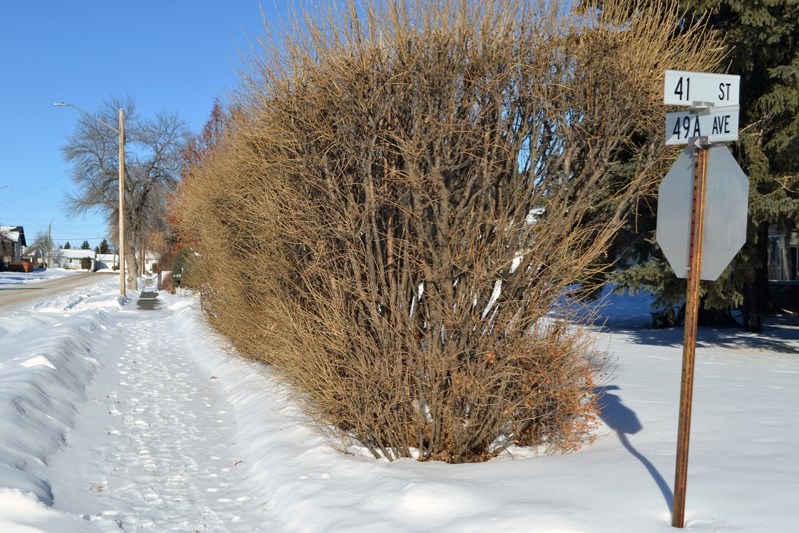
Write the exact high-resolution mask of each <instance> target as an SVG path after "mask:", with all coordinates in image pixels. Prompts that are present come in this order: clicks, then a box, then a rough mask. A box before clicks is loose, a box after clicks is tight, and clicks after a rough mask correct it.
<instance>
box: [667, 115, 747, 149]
mask: <svg viewBox="0 0 799 533" xmlns="http://www.w3.org/2000/svg"><path fill="white" fill-rule="evenodd" d="M696 137H707V141H708V142H709V143H717V142H729V141H737V140H738V106H726V107H710V108H706V109H705V110H702V111H694V110H691V111H676V112H674V113H666V145H676V144H688V142H689V140H690V139H694V138H696Z"/></svg>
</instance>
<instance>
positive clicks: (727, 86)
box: [663, 70, 741, 106]
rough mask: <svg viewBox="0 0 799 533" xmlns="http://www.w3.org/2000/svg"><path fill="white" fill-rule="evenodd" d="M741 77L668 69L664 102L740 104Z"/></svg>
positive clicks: (669, 103) (689, 104) (664, 87)
mask: <svg viewBox="0 0 799 533" xmlns="http://www.w3.org/2000/svg"><path fill="white" fill-rule="evenodd" d="M740 84H741V77H740V76H735V75H732V74H713V73H710V72H687V71H683V70H667V71H666V77H665V83H664V84H663V103H664V104H666V105H681V106H692V105H694V103H695V102H703V103H706V104H712V105H714V106H733V105H736V106H737V105H738V96H739V88H740Z"/></svg>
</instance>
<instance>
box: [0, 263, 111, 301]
mask: <svg viewBox="0 0 799 533" xmlns="http://www.w3.org/2000/svg"><path fill="white" fill-rule="evenodd" d="M107 276H108V274H104V273H100V272H85V273H82V274H74V275H71V276H64V277H61V278H53V279H48V280H43V281H39V282H36V283H24V284H19V285H10V286H7V287H0V311H8V310H9V309H11V308H13V307H16V306H18V305H21V304H25V303H30V302H34V301H36V300H39V299H42V298H49V297H52V296H57V295H59V294H62V293H64V292H67V291H71V290H74V289H78V288H80V287H85V286H87V285H92V284H94V283H97V282H99V281H103V280H105V279H108V278H107Z"/></svg>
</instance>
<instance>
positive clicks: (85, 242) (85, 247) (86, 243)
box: [80, 241, 92, 250]
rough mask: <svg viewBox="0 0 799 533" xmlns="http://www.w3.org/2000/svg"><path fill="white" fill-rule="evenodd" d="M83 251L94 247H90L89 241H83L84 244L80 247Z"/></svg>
mask: <svg viewBox="0 0 799 533" xmlns="http://www.w3.org/2000/svg"><path fill="white" fill-rule="evenodd" d="M80 249H81V250H91V249H92V247H91V246H89V241H83V244H81V245H80Z"/></svg>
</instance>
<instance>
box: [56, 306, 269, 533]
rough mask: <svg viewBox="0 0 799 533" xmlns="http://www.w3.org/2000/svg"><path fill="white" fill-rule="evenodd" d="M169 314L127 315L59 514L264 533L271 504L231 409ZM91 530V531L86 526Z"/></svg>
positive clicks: (68, 462)
mask: <svg viewBox="0 0 799 533" xmlns="http://www.w3.org/2000/svg"><path fill="white" fill-rule="evenodd" d="M169 313H171V311H169V310H160V311H134V312H127V311H124V312H122V313H120V322H119V333H120V335H119V336H118V337H117V338H116V339H115V340H114V341H113V342H112V343H111V345H109V346H108V351H107V353H106V356H105V357H104V361H105V364H106V367H105V368H104V369H103V370H101V371H100V373H99V374H98V376H97V377H96V379H95V381H94V383H93V384H92V385H91V386H90V387H89V389H88V391H87V393H88V397H89V398H90V399H91V401H90V402H89V403H87V405H86V409H84V410H82V412H81V414H79V415H78V416H77V417H76V428H75V430H74V431H73V432H72V434H70V436H69V438H68V447H67V449H65V450H64V452H62V453H61V454H59V455H58V456H56V457H54V458H53V462H52V464H51V465H50V468H49V469H50V470H52V471H53V472H56V471H57V470H59V469H61V470H63V471H64V473H65V474H66V475H57V474H56V475H54V476H53V477H54V478H55V479H54V482H53V493H54V497H55V507H56V508H57V509H60V510H64V511H68V512H72V513H78V514H82V515H84V516H85V518H86V519H87V520H89V521H91V522H93V523H94V525H97V526H99V528H100V529H101V530H104V531H118V530H120V529H121V530H124V531H139V530H144V529H149V530H153V529H154V530H157V531H234V532H235V531H258V530H259V528H260V527H261V525H262V524H264V519H265V516H264V511H263V508H264V502H262V501H261V502H259V501H258V499H257V498H256V497H255V496H254V493H257V491H253V489H252V486H251V484H250V483H248V482H247V478H248V477H249V465H248V463H247V461H246V460H244V458H243V457H240V456H237V454H236V451H235V450H236V446H235V435H236V428H235V419H234V416H233V412H232V408H231V407H230V406H229V405H227V404H226V402H225V400H224V398H223V397H222V396H220V395H219V393H218V392H217V391H218V390H219V387H218V386H217V384H216V382H215V380H216V378H215V377H214V376H208V375H206V374H204V373H203V372H202V371H201V370H200V369H199V367H197V366H196V364H195V363H194V362H193V361H192V360H191V355H190V354H189V353H187V351H186V348H185V347H183V346H182V345H181V337H180V335H174V336H172V335H170V332H169V331H168V328H167V323H168V320H167V319H168V316H169ZM87 525H88V524H87Z"/></svg>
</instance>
